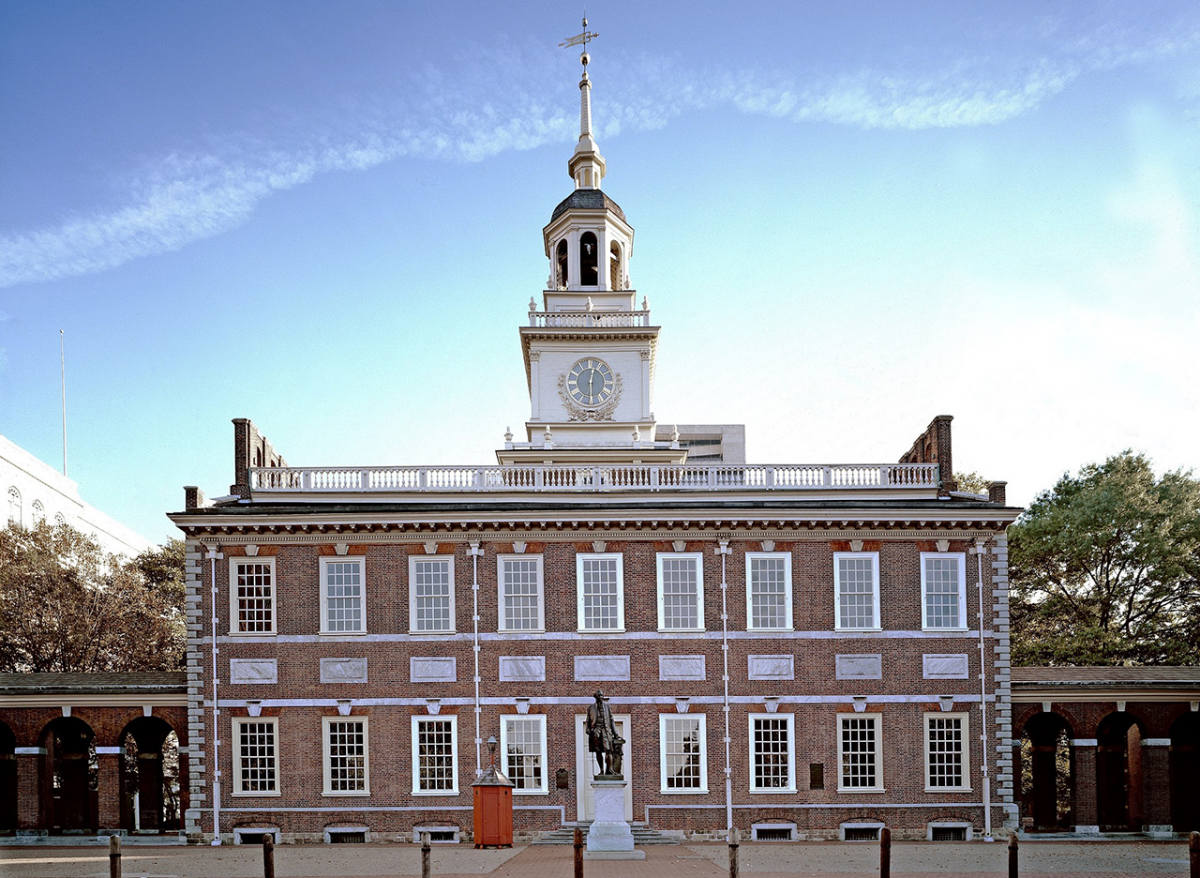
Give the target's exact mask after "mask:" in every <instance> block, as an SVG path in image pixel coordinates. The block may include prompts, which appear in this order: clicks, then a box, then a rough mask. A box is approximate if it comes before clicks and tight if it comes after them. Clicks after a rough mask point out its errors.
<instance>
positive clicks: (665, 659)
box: [658, 655, 704, 682]
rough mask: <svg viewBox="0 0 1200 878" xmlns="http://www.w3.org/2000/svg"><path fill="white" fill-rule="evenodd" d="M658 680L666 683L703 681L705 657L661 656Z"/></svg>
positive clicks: (659, 658)
mask: <svg viewBox="0 0 1200 878" xmlns="http://www.w3.org/2000/svg"><path fill="white" fill-rule="evenodd" d="M658 679H660V680H662V681H664V682H670V681H674V680H703V679H704V656H702V655H660V656H659V657H658Z"/></svg>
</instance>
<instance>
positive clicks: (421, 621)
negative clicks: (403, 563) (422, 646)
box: [408, 555, 454, 634]
mask: <svg viewBox="0 0 1200 878" xmlns="http://www.w3.org/2000/svg"><path fill="white" fill-rule="evenodd" d="M408 596H409V621H408V629H409V631H411V632H412V633H413V634H453V633H454V558H452V557H450V556H448V555H446V556H442V557H437V556H433V557H430V556H422V555H410V556H409V560H408Z"/></svg>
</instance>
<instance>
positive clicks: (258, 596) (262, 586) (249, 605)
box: [229, 558, 275, 634]
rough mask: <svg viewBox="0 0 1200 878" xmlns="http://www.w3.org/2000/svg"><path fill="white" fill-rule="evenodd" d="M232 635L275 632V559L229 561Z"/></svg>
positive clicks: (233, 559)
mask: <svg viewBox="0 0 1200 878" xmlns="http://www.w3.org/2000/svg"><path fill="white" fill-rule="evenodd" d="M229 601H230V605H231V613H230V615H231V618H230V622H229V631H230V633H231V634H274V633H275V559H274V558H231V559H230V560H229Z"/></svg>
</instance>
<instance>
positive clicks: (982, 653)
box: [972, 538, 995, 841]
mask: <svg viewBox="0 0 1200 878" xmlns="http://www.w3.org/2000/svg"><path fill="white" fill-rule="evenodd" d="M972 551H973V552H974V553H975V560H976V562H977V565H978V566H977V576H976V578H977V579H978V586H979V719H980V723H981V724H982V725H983V728H982V729H981V734H980V736H979V740H980V741H981V742H982V743H983V762H982V769H983V840H984V841H994V840H995V839H994V838H992V778H991V773H990V771H989V768H988V747H989V737H988V709H987V646H986V640H985V637H984V612H983V606H984V605H983V556H984V555H986V554H987V545H986V544H985V540H984V539H983V538H979V539H977V540H975V548H974V549H972Z"/></svg>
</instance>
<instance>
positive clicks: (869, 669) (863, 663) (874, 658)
mask: <svg viewBox="0 0 1200 878" xmlns="http://www.w3.org/2000/svg"><path fill="white" fill-rule="evenodd" d="M836 667H837V678H838V679H839V680H882V679H883V656H881V655H839V656H838V657H837V666H836Z"/></svg>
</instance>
